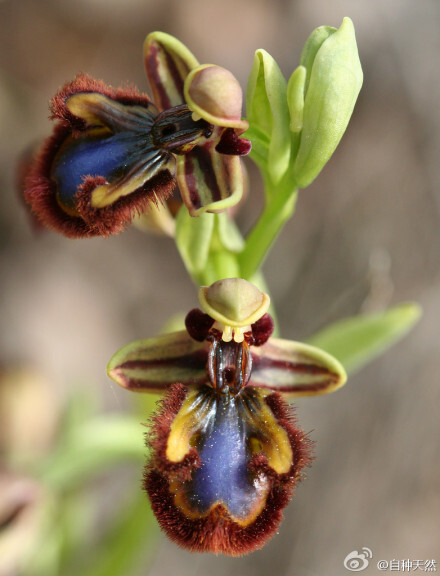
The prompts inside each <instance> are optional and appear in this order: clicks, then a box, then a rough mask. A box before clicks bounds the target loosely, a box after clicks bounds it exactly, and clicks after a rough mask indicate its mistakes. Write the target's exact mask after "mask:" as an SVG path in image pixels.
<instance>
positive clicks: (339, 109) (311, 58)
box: [290, 18, 363, 188]
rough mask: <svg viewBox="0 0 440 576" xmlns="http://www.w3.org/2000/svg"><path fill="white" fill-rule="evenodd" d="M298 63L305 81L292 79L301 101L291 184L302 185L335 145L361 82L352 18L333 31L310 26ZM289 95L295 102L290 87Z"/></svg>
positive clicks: (342, 131)
mask: <svg viewBox="0 0 440 576" xmlns="http://www.w3.org/2000/svg"><path fill="white" fill-rule="evenodd" d="M300 63H301V65H302V66H304V67H305V69H306V71H307V77H306V80H305V84H304V85H303V86H301V83H298V87H297V89H301V90H305V99H304V110H303V126H302V132H301V142H300V145H299V149H298V153H297V156H296V159H295V162H294V173H295V179H296V184H297V186H298V187H300V188H305V187H306V186H308V185H309V184H310V183H311V182H312V181H313V180H314V179H315V178H316V177H317V176H318V174H319V173H320V171H321V170H322V169H323V167H324V166H325V164H326V163H327V161H328V160H329V158H330V156H331V155H332V154H333V152H334V151H335V149H336V147H337V145H338V144H339V141H340V140H341V138H342V136H343V134H344V132H345V129H346V128H347V125H348V122H349V120H350V117H351V114H352V112H353V108H354V105H355V102H356V99H357V96H358V94H359V91H360V89H361V86H362V78H363V75H362V68H361V64H360V61H359V55H358V50H357V46H356V38H355V32H354V27H353V23H352V21H351V20H350V19H349V18H344V20H343V22H342V25H341V27H340V28H339V30H335V29H333V28H330V27H324V26H323V27H321V28H318V29H316V30H315V31H314V32H313V33H312V35H311V36H310V38H309V40H308V41H307V42H306V45H305V47H304V50H303V53H302V55H301V61H300ZM295 73H296V71H295V72H294V74H295ZM290 98H291V100H292V101H295V99H296V101H298V97H297V94H296V93H295V91H291V94H290ZM294 125H295V122H294Z"/></svg>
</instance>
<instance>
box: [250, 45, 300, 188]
mask: <svg viewBox="0 0 440 576" xmlns="http://www.w3.org/2000/svg"><path fill="white" fill-rule="evenodd" d="M286 94H287V85H286V80H285V78H284V76H283V74H282V73H281V70H280V68H279V66H278V64H277V63H276V62H275V60H274V59H273V58H272V56H270V54H268V53H267V52H266V51H265V50H257V51H256V53H255V58H254V62H253V65H252V70H251V73H250V75H249V80H248V85H247V91H246V115H247V117H246V119H247V120H248V122H249V125H250V133H251V134H252V132H257V133H258V132H261V133H262V134H263V135H264V136H265V137H267V138H268V140H269V149H268V154H267V158H266V169H267V171H268V174H269V176H270V178H271V180H272V181H273V183H274V184H276V183H278V182H279V181H280V180H281V178H282V177H283V175H284V174H285V172H286V170H287V168H288V166H289V161H290V131H289V109H288V107H287V96H286ZM251 157H252V151H251Z"/></svg>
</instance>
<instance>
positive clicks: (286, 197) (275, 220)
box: [239, 175, 298, 279]
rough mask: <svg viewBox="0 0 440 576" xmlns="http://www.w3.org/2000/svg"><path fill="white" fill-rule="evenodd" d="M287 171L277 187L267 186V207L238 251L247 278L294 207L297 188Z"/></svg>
mask: <svg viewBox="0 0 440 576" xmlns="http://www.w3.org/2000/svg"><path fill="white" fill-rule="evenodd" d="M288 176H290V175H286V177H285V178H283V180H282V181H281V182H280V184H279V186H278V187H277V190H276V191H275V190H269V189H268V190H267V191H266V192H267V193H266V199H267V200H266V205H265V207H264V210H263V212H262V214H261V216H260V218H259V219H258V221H257V222H256V224H255V226H254V227H253V228H252V230H251V231H250V233H249V235H248V236H247V238H246V244H245V247H244V249H243V251H242V252H241V254H240V255H239V263H240V269H241V275H242V277H243V278H245V279H248V278H250V277H251V276H253V275H254V274H255V273H256V272H257V271H258V270H259V269H260V267H261V266H262V264H263V262H264V259H265V258H266V256H267V254H268V252H269V250H270V248H271V246H272V244H273V243H274V241H275V240H276V238H277V236H278V234H279V233H280V232H281V230H282V228H283V226H284V224H285V223H286V222H287V220H289V219H290V218H291V217H292V216H293V213H294V211H295V204H296V197H297V193H298V189H297V188H292V179H291V178H289V177H288Z"/></svg>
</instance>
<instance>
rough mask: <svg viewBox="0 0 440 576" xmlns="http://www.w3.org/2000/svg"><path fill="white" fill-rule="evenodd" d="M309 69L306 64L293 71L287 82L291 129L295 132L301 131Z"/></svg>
mask: <svg viewBox="0 0 440 576" xmlns="http://www.w3.org/2000/svg"><path fill="white" fill-rule="evenodd" d="M306 77H307V70H306V69H305V67H304V66H298V68H297V69H296V70H295V71H294V72H293V73H292V76H291V77H290V78H289V82H288V83H287V105H288V106H289V112H290V131H291V132H293V133H294V134H297V133H298V132H301V130H302V127H303V116H304V94H305V83H306Z"/></svg>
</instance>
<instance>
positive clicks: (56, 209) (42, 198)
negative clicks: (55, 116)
mask: <svg viewBox="0 0 440 576" xmlns="http://www.w3.org/2000/svg"><path fill="white" fill-rule="evenodd" d="M70 132H71V131H70V129H69V128H68V127H67V126H63V125H61V124H59V125H58V126H56V127H55V129H54V132H53V134H52V136H51V137H50V138H48V139H47V140H46V142H45V143H44V145H43V147H42V148H41V150H40V152H39V153H38V154H37V155H36V157H35V158H34V160H33V162H32V163H30V165H29V173H28V175H27V176H25V177H24V178H23V195H24V199H25V200H26V202H27V204H28V205H29V207H30V209H31V211H32V213H33V214H34V215H35V217H36V218H37V219H38V220H39V221H40V222H41V223H42V224H43V225H44V226H46V227H47V228H50V229H52V230H55V231H56V232H61V233H62V234H64V235H65V236H68V237H69V238H86V237H89V236H95V235H96V234H93V231H92V230H90V227H89V226H88V225H87V224H86V223H85V222H84V220H82V218H79V217H75V216H71V215H69V214H67V213H66V212H64V210H62V209H61V207H60V205H59V204H58V202H57V190H56V183H55V182H54V181H53V180H52V179H51V178H50V173H51V169H52V163H53V159H54V156H55V154H56V153H57V151H58V150H59V147H60V146H61V144H62V143H63V142H64V140H65V139H66V138H67V137H68V136H69V135H70Z"/></svg>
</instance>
